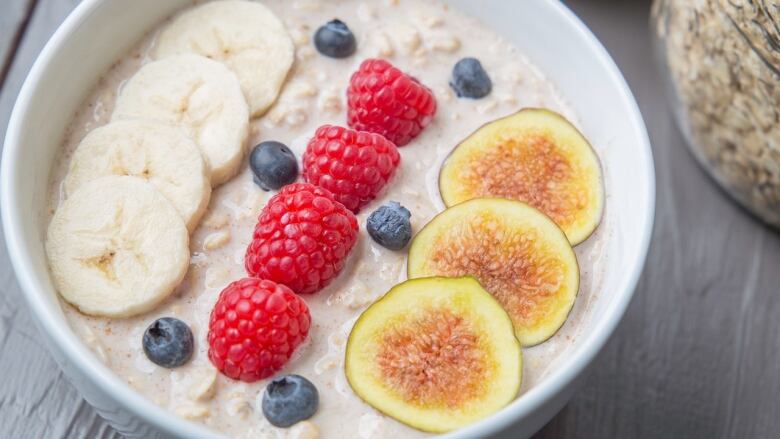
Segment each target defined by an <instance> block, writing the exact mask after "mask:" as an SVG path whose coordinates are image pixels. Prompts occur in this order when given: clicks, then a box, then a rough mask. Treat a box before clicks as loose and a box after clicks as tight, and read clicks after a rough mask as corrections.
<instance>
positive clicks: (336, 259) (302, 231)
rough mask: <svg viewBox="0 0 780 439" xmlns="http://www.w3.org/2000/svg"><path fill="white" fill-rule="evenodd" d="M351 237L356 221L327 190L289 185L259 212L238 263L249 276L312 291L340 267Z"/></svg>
mask: <svg viewBox="0 0 780 439" xmlns="http://www.w3.org/2000/svg"><path fill="white" fill-rule="evenodd" d="M357 235H358V223H357V218H355V215H354V214H353V213H352V212H350V211H349V210H347V208H346V207H344V205H343V204H341V203H339V202H338V201H336V200H335V199H334V198H333V195H332V194H331V193H330V192H328V191H327V190H325V189H322V188H320V187H317V186H314V185H311V184H308V183H294V184H290V185H287V186H285V187H283V188H282V190H281V191H280V192H279V193H278V194H276V195H275V196H273V197H272V198H271V199H270V200H268V204H267V205H266V206H265V207H264V208H263V211H262V212H261V213H260V218H258V220H257V226H255V233H254V235H253V236H252V242H250V243H249V247H248V248H247V249H246V257H245V258H244V265H245V266H246V271H247V273H249V275H250V276H253V277H259V278H261V279H270V280H272V281H274V282H278V283H280V284H284V285H287V286H288V287H290V289H291V290H293V291H295V292H296V293H298V294H309V293H315V292H317V291H319V290H320V289H322V288H323V287H325V286H326V285H328V284H329V283H330V281H331V280H332V279H333V278H334V277H336V276H337V275H338V274H339V272H340V271H341V269H342V268H344V261H345V260H346V259H347V256H348V255H349V252H350V250H352V247H354V246H355V242H356V241H357Z"/></svg>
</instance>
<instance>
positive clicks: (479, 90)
mask: <svg viewBox="0 0 780 439" xmlns="http://www.w3.org/2000/svg"><path fill="white" fill-rule="evenodd" d="M450 87H452V89H453V90H455V93H456V94H457V95H458V97H461V98H472V99H479V98H484V97H485V96H487V95H489V94H490V91H491V90H493V81H491V80H490V76H488V74H487V72H486V71H485V69H484V68H482V63H481V62H479V60H478V59H476V58H463V59H461V60H460V61H458V62H457V63H456V64H455V67H453V69H452V79H451V80H450Z"/></svg>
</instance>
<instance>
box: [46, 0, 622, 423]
mask: <svg viewBox="0 0 780 439" xmlns="http://www.w3.org/2000/svg"><path fill="white" fill-rule="evenodd" d="M263 4H265V5H266V6H267V7H268V8H269V9H270V10H271V11H273V13H274V14H275V15H276V16H277V17H280V18H281V21H282V23H283V25H284V27H286V29H287V31H288V32H289V35H290V42H291V44H292V45H294V54H295V56H294V61H293V60H291V61H290V62H291V68H290V71H289V73H288V74H287V76H286V80H285V82H284V84H283V85H281V86H280V93H279V96H278V98H277V99H276V100H275V103H274V104H273V105H271V106H270V107H269V108H268V109H267V112H265V113H262V111H263V110H262V109H263V107H264V106H265V105H266V101H267V96H268V93H269V91H268V90H267V89H259V88H253V86H252V85H251V83H247V80H242V78H241V77H240V76H241V75H237V76H239V77H238V84H240V86H241V88H242V90H243V91H244V94H245V95H247V87H249V88H250V89H251V90H252V92H253V93H254V94H253V96H254V98H255V100H254V105H253V104H251V103H248V106H247V109H246V110H245V111H248V112H249V113H252V114H263V115H262V116H260V117H255V118H253V119H251V120H250V122H249V126H248V127H246V133H247V137H248V142H247V144H248V145H249V146H252V145H256V144H258V143H260V142H264V141H271V140H273V141H278V142H281V143H283V144H285V145H288V146H289V148H290V149H291V150H292V152H293V153H294V154H295V156H296V157H297V159H298V164H299V166H302V162H301V158H302V157H303V156H304V154H305V151H306V149H307V146H308V144H309V141H310V140H311V139H312V137H314V136H315V131H316V130H317V129H318V128H319V127H321V126H323V125H328V124H331V125H341V126H345V125H346V118H347V116H346V113H347V111H348V107H349V103H348V102H347V98H346V94H345V91H346V90H347V89H348V87H349V86H350V77H351V75H352V73H353V72H355V71H356V70H358V68H359V66H360V65H361V62H362V61H363V60H365V59H368V58H372V57H381V58H383V59H386V60H388V61H389V62H391V63H392V64H393V65H394V66H396V67H398V68H399V69H401V70H402V71H404V72H407V73H409V74H410V75H412V76H413V77H415V78H417V79H419V81H420V82H422V83H423V84H425V85H426V86H427V87H428V88H430V90H431V91H432V93H433V96H434V97H435V101H436V104H437V108H436V114H435V117H433V118H432V119H431V120H430V121H425V124H424V125H425V126H421V129H420V130H419V135H417V136H416V137H414V138H412V139H405V138H403V139H402V138H400V137H399V138H398V139H402V140H401V141H408V145H405V146H402V147H399V148H398V153H399V154H400V164H399V165H398V168H397V169H396V170H395V175H394V176H392V178H391V179H389V180H388V181H387V183H386V186H385V187H384V188H383V189H382V190H381V191H380V192H379V194H378V197H377V198H376V199H373V200H368V199H367V200H362V199H361V201H360V203H361V208H360V211H359V213H358V214H357V225H358V226H359V229H358V231H357V232H356V233H357V238H356V242H355V244H354V248H351V251H349V252H348V255H349V256H348V257H347V259H346V261H345V262H344V267H343V269H342V270H341V272H340V273H339V274H338V275H337V276H335V278H334V279H333V280H332V282H329V283H328V284H327V285H326V286H325V287H324V288H322V289H321V290H320V291H317V292H316V293H314V294H304V295H300V296H298V297H301V298H302V299H303V301H305V304H306V306H307V307H308V309H309V312H310V315H311V327H310V328H309V329H308V336H307V337H305V339H304V340H302V344H301V345H300V346H298V347H297V349H295V350H294V353H293V354H292V357H291V358H290V359H289V361H288V362H287V363H286V364H285V365H284V366H283V368H282V369H281V370H280V371H279V374H280V375H281V374H298V375H301V376H304V377H306V378H307V379H308V380H310V381H311V383H313V384H314V386H316V388H317V390H318V392H319V408H318V410H317V411H316V414H315V415H314V416H313V417H311V418H310V419H308V420H306V421H303V422H298V423H297V424H295V425H294V426H293V427H292V428H279V427H275V426H273V425H271V423H270V422H269V421H268V420H267V419H266V418H265V417H264V416H263V410H262V407H261V406H262V398H263V392H264V390H265V389H266V386H267V385H268V384H269V382H270V381H271V378H266V379H262V380H260V381H256V382H252V383H248V382H242V381H240V380H234V379H231V378H228V377H227V376H225V375H224V374H223V373H219V372H218V371H217V370H216V369H215V367H214V365H213V364H212V361H210V359H209V356H208V351H209V344H208V342H207V333H208V331H209V323H210V320H209V319H210V314H211V311H212V309H213V308H214V306H215V303H216V302H217V299H218V297H219V295H220V292H221V291H222V290H223V289H224V288H225V287H226V286H227V285H228V284H230V283H231V282H233V281H236V280H238V279H241V278H244V277H246V276H247V272H246V269H245V254H246V251H247V246H248V245H249V244H250V241H251V240H252V239H253V231H254V228H255V226H256V224H257V220H258V216H259V215H260V213H261V212H262V210H263V208H264V207H265V206H266V204H267V203H268V201H269V200H270V199H271V197H273V196H274V195H275V194H276V193H277V192H276V191H271V192H266V191H263V190H261V189H260V187H258V183H256V182H255V181H254V178H253V177H254V175H253V172H252V169H251V166H250V164H249V163H248V161H249V160H248V159H247V158H244V159H243V162H242V163H241V165H240V167H239V168H238V169H239V171H238V173H237V175H235V176H234V177H232V178H229V179H227V180H226V182H225V183H224V184H222V185H220V186H216V187H214V188H213V191H212V192H211V195H210V202H209V204H208V208H207V209H206V211H205V212H204V213H203V215H202V218H201V219H200V222H199V225H198V226H197V228H196V229H195V230H194V231H193V233H192V235H191V237H190V245H189V249H190V258H189V266H188V269H187V270H186V276H185V277H184V278H183V279H182V281H181V283H180V284H179V285H178V287H177V288H176V289H175V291H174V292H173V294H171V295H170V296H168V297H167V298H165V299H164V300H163V301H162V302H161V303H159V304H157V305H155V306H154V307H153V308H152V309H151V310H150V311H149V312H146V313H143V314H140V315H135V316H130V317H123V316H119V315H117V316H113V317H94V316H89V315H86V314H83V313H81V312H79V310H78V309H76V308H75V307H73V306H71V305H70V304H69V303H66V302H65V301H63V302H62V305H63V309H64V311H65V314H66V316H67V318H68V320H69V322H70V323H71V326H72V327H73V329H74V331H75V332H76V333H77V334H78V335H79V336H80V337H81V338H82V339H83V340H84V342H85V344H86V345H88V346H89V347H90V348H91V349H92V350H93V351H94V352H95V355H96V357H97V358H98V359H100V361H102V362H103V363H105V364H106V365H107V366H108V367H109V368H111V369H112V370H113V371H114V372H115V373H116V374H117V375H118V376H119V377H121V378H122V379H123V380H124V381H125V382H127V383H128V384H129V385H130V386H131V387H133V388H134V389H136V390H137V391H138V392H139V393H141V394H142V395H144V396H145V397H147V398H148V399H149V400H150V401H152V402H154V403H155V404H157V405H159V406H160V407H163V408H165V409H166V410H169V411H170V412H172V413H175V414H177V415H178V416H181V417H183V418H186V419H190V420H193V421H195V422H200V423H203V424H204V425H206V426H208V427H209V428H211V429H213V430H216V431H219V432H222V433H224V434H225V435H227V436H229V437H236V438H259V437H269V438H296V437H300V438H304V437H306V438H315V437H325V438H329V437H359V438H383V437H386V438H390V437H422V436H425V435H426V433H422V432H420V431H417V430H415V429H413V428H411V427H409V426H407V425H404V424H402V423H400V422H398V421H396V420H394V419H392V418H391V417H387V416H384V415H382V414H380V413H379V412H378V411H376V410H375V409H373V408H372V407H371V406H369V405H368V404H366V403H365V402H364V401H363V400H361V399H360V398H359V397H358V396H357V395H356V394H355V393H354V392H353V390H352V388H351V387H350V383H349V382H348V380H347V378H346V376H345V372H344V359H345V351H346V346H347V340H348V338H349V335H350V331H351V330H352V328H353V325H354V324H355V321H356V320H357V319H358V317H359V316H360V315H361V313H362V312H363V311H364V310H365V309H366V308H367V307H368V306H370V305H371V304H372V303H375V302H376V301H377V300H378V299H379V298H380V297H382V295H383V294H384V293H385V292H387V291H388V290H390V289H391V287H393V286H394V285H396V284H398V283H399V282H402V281H404V280H406V277H407V267H406V265H407V252H406V251H405V250H403V251H392V250H389V249H388V248H385V247H383V246H382V245H379V244H378V243H377V242H376V241H375V240H374V239H372V237H370V236H369V234H368V233H367V231H366V225H367V224H366V223H367V221H368V217H369V216H370V215H371V213H372V212H373V211H375V210H376V209H377V208H379V206H382V205H386V204H388V203H389V202H390V201H396V202H398V203H400V205H402V206H403V207H404V208H406V209H408V211H409V212H410V213H411V218H410V219H409V220H410V221H411V227H412V230H413V233H417V232H418V231H420V230H421V229H422V228H423V226H424V225H426V224H427V223H428V222H429V221H430V220H431V219H432V218H433V217H434V216H435V215H437V214H438V213H439V212H441V211H442V210H443V209H444V207H445V206H444V204H443V202H442V201H441V196H440V194H439V188H438V178H439V171H440V168H441V165H442V163H443V162H444V161H445V159H446V158H447V156H448V155H449V154H450V152H451V151H452V150H453V148H454V147H455V146H456V145H458V144H459V143H460V142H461V141H462V140H463V139H465V138H467V137H468V136H469V135H470V134H471V133H472V132H474V130H476V129H477V128H478V127H480V126H482V125H484V124H485V123H487V122H490V121H493V120H495V119H497V118H499V117H503V116H506V115H509V114H512V113H515V112H517V111H518V110H519V109H521V108H525V107H539V108H548V109H551V110H553V111H555V112H557V113H560V114H561V115H563V116H565V117H566V118H567V119H569V120H571V121H574V123H575V125H576V121H577V117H576V115H575V114H573V113H572V111H571V109H570V108H569V107H568V106H567V105H566V103H565V100H564V99H563V98H562V97H561V96H560V94H559V93H558V91H557V90H556V88H555V86H554V85H553V84H551V83H550V81H549V80H547V79H546V78H545V76H544V75H543V73H542V72H541V71H539V69H537V68H536V67H535V66H534V65H533V64H532V63H531V62H530V61H529V60H528V59H526V58H525V57H524V56H523V55H522V54H521V53H518V51H517V49H516V48H515V47H513V46H512V45H511V44H510V43H509V42H507V41H506V40H504V39H503V38H502V37H500V36H499V35H497V34H496V33H495V32H494V31H492V30H491V29H489V28H486V27H485V26H484V25H482V24H481V23H479V22H477V21H476V20H474V19H472V18H469V17H467V16H464V15H463V14H461V13H459V12H457V11H455V10H453V9H451V8H450V7H449V6H447V5H446V4H445V3H439V2H422V1H419V0H395V1H386V2H385V1H383V2H363V1H358V0H339V1H330V2H326V1H322V0H295V1H285V2H283V1H271V0H269V1H265V2H263ZM379 14H381V19H379V18H378V17H379ZM334 17H338V18H339V20H341V21H343V22H344V23H347V24H348V25H349V29H351V31H352V32H353V33H354V37H355V40H356V41H357V45H356V48H355V52H354V54H351V55H350V56H348V57H345V58H332V57H325V56H322V55H321V54H320V53H318V51H317V49H316V48H315V46H314V42H313V40H312V39H313V35H314V33H315V31H316V30H317V29H318V28H319V27H320V26H321V25H322V24H323V23H326V22H328V21H329V20H332V19H333V18H334ZM166 24H168V23H162V24H161V26H160V28H161V29H162V28H164V27H165V26H166ZM159 34H160V31H159V30H157V31H156V32H153V33H152V34H150V35H149V36H148V37H147V38H146V39H145V40H144V41H141V42H140V43H139V44H138V46H137V47H136V48H135V49H134V50H133V51H132V52H131V53H129V54H128V55H127V56H126V57H124V58H122V59H121V60H119V61H118V62H117V63H116V64H115V66H114V67H112V69H111V70H110V71H108V72H106V74H105V75H104V76H103V78H102V79H101V81H100V83H99V84H98V85H97V86H96V88H95V89H94V91H93V93H92V94H91V95H90V96H89V97H88V98H87V99H86V100H85V102H84V104H83V108H82V109H81V110H80V111H79V112H78V113H77V114H76V115H75V116H74V119H73V122H72V124H71V125H70V129H69V131H68V133H67V135H66V137H65V139H64V145H63V148H62V151H61V153H60V159H59V160H58V162H57V163H59V164H58V165H57V166H56V167H55V168H54V169H53V170H52V183H51V190H50V197H51V199H50V207H51V212H52V214H54V212H55V211H56V210H57V208H58V206H61V205H62V203H63V202H64V201H65V199H66V197H65V191H64V190H63V189H62V187H63V182H64V181H65V177H66V175H67V173H68V171H69V164H70V161H71V159H72V157H73V156H74V151H75V150H76V147H77V146H78V145H79V144H80V143H81V141H82V139H83V138H84V137H85V136H86V135H87V134H88V133H90V132H91V131H93V130H94V129H96V128H98V127H101V126H104V125H106V124H107V123H109V121H110V120H111V119H112V114H113V113H114V110H115V107H116V105H117V97H118V95H119V94H120V93H121V92H122V90H123V87H125V86H126V84H127V83H128V81H129V80H130V78H131V77H133V75H134V74H135V73H136V72H137V71H139V69H141V68H142V67H143V66H147V65H149V64H150V63H152V62H155V61H154V60H153V59H152V58H153V55H152V54H153V53H155V50H156V48H157V45H158V44H159V41H158V39H159ZM463 35H469V38H464V37H463ZM225 56H226V57H229V55H225ZM464 57H479V60H480V61H481V66H482V67H484V70H485V71H486V72H488V74H489V75H490V78H491V79H492V84H491V90H490V92H489V94H487V95H486V96H485V97H484V98H482V99H479V100H475V99H466V98H459V97H458V96H457V94H456V93H455V91H454V90H453V88H452V87H451V86H450V84H449V82H450V79H451V72H452V68H453V66H454V65H455V64H456V63H457V62H458V61H459V60H460V59H462V58H464ZM226 59H227V60H223V61H224V62H225V63H226V64H227V65H230V61H229V59H228V58H226ZM217 70H218V69H216V68H215V72H216V73H215V74H221V73H220V72H218V71H217ZM275 75H276V76H278V72H275ZM166 111H167V110H166ZM231 111H232V110H231ZM236 111H237V112H239V111H238V110H236ZM191 113H192V112H191ZM231 114H232V113H231ZM195 116H196V115H194V114H189V115H188V116H187V117H188V118H184V119H182V120H184V121H187V123H190V122H191V121H192V120H193V118H194V117H195ZM204 117H205V116H204ZM428 123H429V124H428ZM201 135H203V136H205V135H207V133H201ZM204 155H205V153H204ZM213 160H216V159H213ZM228 161H229V160H228ZM224 175H225V174H224V173H223V174H220V176H219V178H220V179H221V178H223V177H224ZM125 178H127V177H125ZM302 180H303V177H301V178H299V180H298V181H302ZM321 184H322V185H323V186H324V185H325V184H327V183H321ZM609 228H610V224H608V222H607V221H606V219H605V223H604V224H602V225H601V226H600V227H599V229H598V230H597V231H596V232H595V234H594V235H593V236H592V237H591V238H590V239H589V240H588V241H587V242H585V243H584V244H582V245H580V246H578V247H577V248H576V253H577V259H578V260H579V263H580V273H581V281H580V285H579V295H578V298H577V301H576V303H575V304H574V307H573V309H572V311H571V313H570V315H569V318H568V321H567V322H566V324H565V325H564V326H563V327H562V328H561V329H560V330H559V331H558V332H557V334H556V335H555V336H554V337H553V338H552V339H550V340H549V341H548V342H546V343H544V344H541V345H539V346H536V347H533V348H526V349H524V350H523V366H522V368H523V375H522V387H521V388H520V394H522V393H523V392H525V391H526V390H528V389H529V388H531V387H533V386H534V385H536V384H537V383H539V382H540V381H541V380H542V379H544V377H545V376H546V375H547V374H548V372H549V371H550V370H553V369H554V368H555V365H556V363H558V362H559V361H560V360H561V359H562V358H565V357H566V356H567V355H568V354H569V352H570V349H571V346H572V344H573V343H574V342H575V341H576V340H577V338H578V337H579V329H578V328H579V327H580V326H581V325H579V322H580V321H581V320H582V319H587V318H589V314H588V313H589V309H590V303H591V300H592V299H593V297H594V296H595V294H597V292H598V291H597V290H598V287H599V284H600V277H599V273H601V272H602V271H603V267H604V266H605V264H606V257H605V255H604V249H603V248H604V240H605V236H606V235H607V234H608V231H606V230H608V229H609ZM407 249H408V248H407ZM160 317H173V318H176V319H180V320H182V321H184V322H186V323H187V324H188V325H189V327H190V329H191V332H192V335H193V339H194V349H193V352H192V357H191V359H190V360H189V361H188V362H187V363H186V364H184V365H183V366H180V367H177V368H173V369H168V368H164V367H159V366H158V365H156V364H154V363H152V362H151V361H150V359H149V357H148V356H147V353H145V352H144V347H143V346H142V343H141V340H142V338H143V336H144V333H145V331H146V329H147V327H149V325H150V324H151V323H152V322H154V321H155V319H158V318H160ZM344 420H349V422H344Z"/></svg>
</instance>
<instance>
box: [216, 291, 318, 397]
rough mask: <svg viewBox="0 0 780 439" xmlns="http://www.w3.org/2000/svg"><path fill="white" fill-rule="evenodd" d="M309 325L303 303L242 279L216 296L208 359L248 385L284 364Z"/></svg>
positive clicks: (294, 296) (224, 372)
mask: <svg viewBox="0 0 780 439" xmlns="http://www.w3.org/2000/svg"><path fill="white" fill-rule="evenodd" d="M310 325H311V317H310V316H309V308H308V307H307V306H306V302H304V301H303V299H301V298H300V297H299V296H297V295H295V294H294V293H293V292H292V291H291V290H290V289H289V288H287V287H286V286H284V285H280V284H277V283H275V282H272V281H270V280H261V279H254V278H246V279H241V280H238V281H235V282H233V283H231V284H230V285H228V286H227V287H226V288H225V289H224V290H222V293H220V295H219V298H218V299H217V303H216V304H215V305H214V309H213V310H212V311H211V319H210V320H209V334H208V343H209V359H210V360H211V363H212V364H214V366H215V367H216V368H217V369H218V370H219V371H220V372H222V373H223V374H225V375H226V376H228V377H230V378H233V379H236V380H241V381H245V382H248V383H251V382H254V381H257V380H261V379H263V378H268V377H269V376H271V375H273V374H274V373H275V372H277V371H278V370H280V369H281V368H282V366H284V365H285V363H287V361H288V360H289V359H290V356H291V355H292V354H293V352H294V351H295V349H296V348H297V347H298V346H299V345H300V344H301V343H302V342H303V341H304V340H305V339H306V335H307V334H308V333H309V326H310Z"/></svg>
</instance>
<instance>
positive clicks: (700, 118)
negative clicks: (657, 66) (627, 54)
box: [653, 0, 780, 225]
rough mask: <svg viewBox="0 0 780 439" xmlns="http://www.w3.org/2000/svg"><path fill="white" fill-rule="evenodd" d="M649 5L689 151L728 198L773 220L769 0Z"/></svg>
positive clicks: (773, 60) (776, 183)
mask: <svg viewBox="0 0 780 439" xmlns="http://www.w3.org/2000/svg"><path fill="white" fill-rule="evenodd" d="M653 8H654V10H653V13H654V20H655V23H656V33H657V35H658V36H659V38H660V39H661V45H662V46H661V47H660V49H661V56H662V57H663V60H664V61H665V63H666V64H667V66H668V68H669V73H670V75H671V80H672V84H673V87H674V93H675V102H674V103H673V105H674V107H675V111H677V112H678V117H679V118H680V121H681V126H682V129H683V131H684V132H685V134H686V136H687V137H688V140H689V144H690V145H691V146H692V149H693V152H694V154H695V155H696V156H697V158H698V159H699V161H700V162H701V163H703V164H704V165H705V166H706V167H707V169H708V170H710V171H711V172H712V174H713V175H714V177H715V178H716V179H717V180H718V181H719V182H720V183H721V184H722V185H723V186H724V187H725V188H726V189H727V190H729V192H730V193H732V194H733V195H734V196H735V198H737V199H738V200H739V201H740V202H742V203H743V204H744V205H746V206H747V207H748V208H750V209H751V210H753V211H754V212H755V213H756V214H757V215H758V216H759V217H761V218H762V219H763V220H765V221H767V222H769V223H772V224H774V225H779V224H780V214H778V212H779V210H778V209H780V128H778V124H777V121H778V117H779V116H778V110H777V108H778V103H779V102H780V95H779V94H778V89H777V87H776V85H775V84H776V83H777V79H778V75H780V70H779V68H780V54H779V53H778V50H777V49H778V45H777V41H778V39H780V34H779V33H778V23H777V18H776V14H777V4H776V3H774V2H749V1H709V0H707V1H705V0H697V1H689V0H685V1H680V0H658V1H656V2H655V3H654V6H653Z"/></svg>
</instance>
